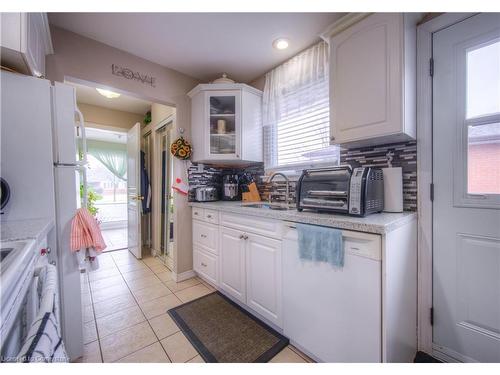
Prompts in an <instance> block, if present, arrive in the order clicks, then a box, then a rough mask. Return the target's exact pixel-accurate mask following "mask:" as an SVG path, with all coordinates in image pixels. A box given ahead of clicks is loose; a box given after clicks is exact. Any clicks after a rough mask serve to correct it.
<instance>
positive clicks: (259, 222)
mask: <svg viewBox="0 0 500 375" xmlns="http://www.w3.org/2000/svg"><path fill="white" fill-rule="evenodd" d="M220 219H221V220H220V223H221V225H224V226H226V227H229V228H234V229H239V230H241V231H243V232H251V233H255V234H261V235H263V236H266V237H272V238H278V239H280V238H281V236H282V232H283V225H282V222H281V221H278V220H271V219H265V218H262V217H255V216H243V215H238V214H233V213H228V212H222V213H221V218H220Z"/></svg>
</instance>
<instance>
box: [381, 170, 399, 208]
mask: <svg viewBox="0 0 500 375" xmlns="http://www.w3.org/2000/svg"><path fill="white" fill-rule="evenodd" d="M382 171H383V173H384V211H385V212H403V169H402V168H401V167H395V168H383V169H382Z"/></svg>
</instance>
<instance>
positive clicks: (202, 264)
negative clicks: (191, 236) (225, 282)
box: [193, 247, 218, 285]
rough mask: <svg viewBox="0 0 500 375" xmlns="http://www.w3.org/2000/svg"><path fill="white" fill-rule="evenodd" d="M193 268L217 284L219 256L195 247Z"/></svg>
mask: <svg viewBox="0 0 500 375" xmlns="http://www.w3.org/2000/svg"><path fill="white" fill-rule="evenodd" d="M193 268H194V270H195V271H196V272H197V273H198V275H200V276H201V277H202V278H204V279H205V280H207V281H209V282H210V283H212V284H213V285H217V274H218V270H217V268H218V267H217V256H216V255H213V254H211V253H209V252H207V251H205V250H203V249H201V248H197V247H195V248H194V249H193Z"/></svg>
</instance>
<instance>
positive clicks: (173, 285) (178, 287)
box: [165, 277, 200, 293]
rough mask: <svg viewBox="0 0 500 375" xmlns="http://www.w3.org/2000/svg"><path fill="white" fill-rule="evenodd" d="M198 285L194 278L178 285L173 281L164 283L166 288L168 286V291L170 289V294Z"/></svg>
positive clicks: (198, 281)
mask: <svg viewBox="0 0 500 375" xmlns="http://www.w3.org/2000/svg"><path fill="white" fill-rule="evenodd" d="M199 283H200V280H199V279H198V278H196V277H193V278H192V279H187V280H184V281H181V282H180V283H176V282H175V281H173V280H172V281H167V282H166V283H165V285H166V286H168V289H170V290H171V291H172V292H174V293H175V292H178V291H179V290H182V289H186V288H189V287H190V286H194V285H197V284H199Z"/></svg>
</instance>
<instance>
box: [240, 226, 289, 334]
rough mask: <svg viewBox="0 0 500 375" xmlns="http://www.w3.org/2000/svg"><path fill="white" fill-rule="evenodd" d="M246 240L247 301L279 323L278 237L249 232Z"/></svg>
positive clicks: (280, 322) (278, 324)
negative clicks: (275, 238)
mask: <svg viewBox="0 0 500 375" xmlns="http://www.w3.org/2000/svg"><path fill="white" fill-rule="evenodd" d="M245 242H246V270H247V305H248V306H250V307H251V308H252V309H254V310H255V311H257V312H258V313H259V314H261V315H262V316H263V317H265V318H267V319H269V321H270V322H272V323H274V324H276V325H277V326H279V327H281V326H282V315H281V241H278V240H274V239H272V238H267V237H264V236H258V235H256V234H248V235H247V239H246V240H245Z"/></svg>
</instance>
